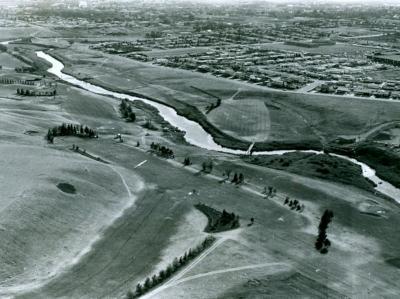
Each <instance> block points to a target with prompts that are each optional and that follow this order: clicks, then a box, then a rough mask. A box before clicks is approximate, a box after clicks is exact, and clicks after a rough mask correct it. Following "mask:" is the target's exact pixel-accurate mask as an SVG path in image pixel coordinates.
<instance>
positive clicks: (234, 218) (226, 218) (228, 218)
mask: <svg viewBox="0 0 400 299" xmlns="http://www.w3.org/2000/svg"><path fill="white" fill-rule="evenodd" d="M217 222H218V223H217V225H222V226H225V225H227V224H230V226H231V228H232V229H234V228H237V227H239V226H240V225H239V216H238V215H235V213H228V212H227V211H225V209H224V210H222V214H221V217H220V218H219V219H218V221H217Z"/></svg>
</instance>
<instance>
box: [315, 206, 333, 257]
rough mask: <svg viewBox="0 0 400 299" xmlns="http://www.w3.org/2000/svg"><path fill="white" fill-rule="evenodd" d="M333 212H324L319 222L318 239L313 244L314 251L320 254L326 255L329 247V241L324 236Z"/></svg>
mask: <svg viewBox="0 0 400 299" xmlns="http://www.w3.org/2000/svg"><path fill="white" fill-rule="evenodd" d="M332 218H333V212H332V211H330V210H325V212H324V214H323V215H322V217H321V221H320V223H319V226H318V237H317V241H316V242H315V249H317V250H318V251H319V252H321V253H322V254H326V253H328V248H329V246H331V241H329V239H328V236H327V234H326V230H327V228H328V225H329V223H330V222H331V221H332Z"/></svg>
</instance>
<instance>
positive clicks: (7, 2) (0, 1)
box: [0, 0, 400, 6]
mask: <svg viewBox="0 0 400 299" xmlns="http://www.w3.org/2000/svg"><path fill="white" fill-rule="evenodd" d="M44 1H46V0H44ZM44 1H43V0H0V6H17V5H19V4H23V3H34V2H44ZM47 1H48V0H47ZM60 1H61V2H68V1H76V0H50V1H49V2H60ZM131 1H136V0H95V1H94V2H131ZM144 1H145V2H147V1H148V2H201V3H207V2H209V3H224V2H227V3H232V4H238V3H250V2H266V3H268V2H270V3H282V4H284V3H285V4H287V3H289V4H290V3H306V4H380V5H385V4H391V5H395V4H398V5H400V0H384V1H382V0H144Z"/></svg>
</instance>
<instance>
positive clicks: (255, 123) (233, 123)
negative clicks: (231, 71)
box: [207, 99, 271, 142]
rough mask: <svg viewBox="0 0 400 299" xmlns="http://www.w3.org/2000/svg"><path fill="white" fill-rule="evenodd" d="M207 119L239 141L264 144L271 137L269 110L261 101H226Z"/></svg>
mask: <svg viewBox="0 0 400 299" xmlns="http://www.w3.org/2000/svg"><path fill="white" fill-rule="evenodd" d="M207 118H208V120H209V121H210V122H211V123H213V124H215V126H216V127H217V128H219V129H220V130H222V131H223V132H225V133H227V134H229V135H231V136H234V137H236V138H238V139H243V140H247V141H252V142H256V141H257V142H260V141H261V142H262V141H266V140H267V139H268V137H269V132H270V123H271V122H270V116H269V109H268V108H267V106H265V105H264V104H263V103H262V102H261V101H251V100H250V99H249V100H245V101H235V100H225V101H223V103H222V105H221V106H220V107H218V108H216V109H214V110H212V111H211V113H209V114H208V116H207Z"/></svg>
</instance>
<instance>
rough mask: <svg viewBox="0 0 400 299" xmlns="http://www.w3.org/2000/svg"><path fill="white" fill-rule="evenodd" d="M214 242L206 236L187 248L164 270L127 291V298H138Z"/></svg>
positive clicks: (210, 237)
mask: <svg viewBox="0 0 400 299" xmlns="http://www.w3.org/2000/svg"><path fill="white" fill-rule="evenodd" d="M214 242H215V237H213V236H208V237H207V238H205V239H204V241H203V242H201V243H200V244H199V245H197V246H196V247H195V248H191V249H189V251H187V252H185V254H184V255H182V256H180V257H179V258H175V259H174V260H173V262H172V263H171V264H169V265H168V266H167V268H166V269H165V270H161V271H160V272H159V273H158V274H154V275H153V276H152V277H147V278H146V279H145V281H144V282H143V283H138V284H137V286H136V290H135V292H132V291H129V292H128V293H127V296H126V297H127V299H133V298H138V297H139V296H141V295H143V294H145V293H147V292H148V291H150V290H151V289H152V288H154V287H155V286H157V285H159V284H161V283H163V282H164V281H165V280H167V279H168V278H170V277H171V276H172V275H173V274H174V273H175V272H177V271H178V270H180V269H181V268H182V267H184V266H185V265H186V264H187V263H188V262H190V261H191V260H193V259H194V258H195V257H197V256H199V255H200V254H201V253H202V252H203V251H204V250H206V249H207V248H209V247H210V246H211V245H212V244H213V243H214Z"/></svg>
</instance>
